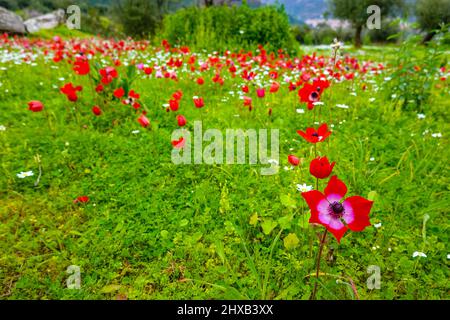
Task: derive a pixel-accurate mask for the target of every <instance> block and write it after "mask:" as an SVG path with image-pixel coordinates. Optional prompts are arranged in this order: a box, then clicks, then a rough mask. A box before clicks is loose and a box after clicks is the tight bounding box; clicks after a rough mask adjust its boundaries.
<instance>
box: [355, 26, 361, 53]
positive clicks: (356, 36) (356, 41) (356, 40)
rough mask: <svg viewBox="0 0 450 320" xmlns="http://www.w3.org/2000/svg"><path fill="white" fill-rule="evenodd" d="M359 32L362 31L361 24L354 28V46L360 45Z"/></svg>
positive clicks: (358, 46)
mask: <svg viewBox="0 0 450 320" xmlns="http://www.w3.org/2000/svg"><path fill="white" fill-rule="evenodd" d="M361 33H362V26H360V25H358V26H356V29H355V47H356V48H361V47H362V40H361Z"/></svg>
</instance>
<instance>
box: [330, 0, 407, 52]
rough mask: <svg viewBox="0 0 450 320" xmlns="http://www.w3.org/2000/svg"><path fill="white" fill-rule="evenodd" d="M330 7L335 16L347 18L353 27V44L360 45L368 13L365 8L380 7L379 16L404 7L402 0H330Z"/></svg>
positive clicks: (397, 11) (386, 15)
mask: <svg viewBox="0 0 450 320" xmlns="http://www.w3.org/2000/svg"><path fill="white" fill-rule="evenodd" d="M329 4H330V9H331V12H332V13H333V15H334V16H335V17H336V18H339V19H344V20H348V21H350V22H351V24H352V26H353V28H354V29H355V46H357V47H359V46H360V45H361V33H362V30H363V28H364V26H365V25H366V22H367V19H368V18H369V16H370V14H368V13H367V8H368V7H369V6H372V5H376V6H378V7H380V10H381V17H382V18H386V17H389V16H391V15H395V14H399V13H400V12H401V11H402V10H403V8H404V2H403V0H330V2H329Z"/></svg>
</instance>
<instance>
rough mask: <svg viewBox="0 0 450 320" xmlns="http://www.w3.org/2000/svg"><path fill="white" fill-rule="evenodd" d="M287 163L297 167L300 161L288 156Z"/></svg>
mask: <svg viewBox="0 0 450 320" xmlns="http://www.w3.org/2000/svg"><path fill="white" fill-rule="evenodd" d="M288 161H289V163H290V164H292V165H293V166H298V164H299V163H300V159H299V158H297V157H296V156H294V155H292V154H291V155H289V156H288Z"/></svg>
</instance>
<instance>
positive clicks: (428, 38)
mask: <svg viewBox="0 0 450 320" xmlns="http://www.w3.org/2000/svg"><path fill="white" fill-rule="evenodd" d="M435 34H436V32H434V31H430V32H428V33H427V34H426V35H425V37H423V39H422V44H425V45H426V44H428V42H430V41H431V39H433V37H434V36H435Z"/></svg>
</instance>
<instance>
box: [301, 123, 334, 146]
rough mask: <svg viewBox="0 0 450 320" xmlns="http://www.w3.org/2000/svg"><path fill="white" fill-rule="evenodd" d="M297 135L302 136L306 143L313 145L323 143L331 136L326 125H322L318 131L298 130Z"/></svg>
mask: <svg viewBox="0 0 450 320" xmlns="http://www.w3.org/2000/svg"><path fill="white" fill-rule="evenodd" d="M297 133H298V134H299V135H301V136H302V137H303V138H304V139H305V140H306V141H308V142H311V143H317V142H323V141H325V139H326V138H328V137H329V136H330V134H331V131H328V126H327V124H326V123H324V124H322V125H321V126H320V127H319V128H318V129H317V130H316V129H314V128H307V129H306V132H303V131H302V130H298V131H297Z"/></svg>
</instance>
